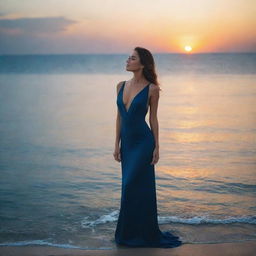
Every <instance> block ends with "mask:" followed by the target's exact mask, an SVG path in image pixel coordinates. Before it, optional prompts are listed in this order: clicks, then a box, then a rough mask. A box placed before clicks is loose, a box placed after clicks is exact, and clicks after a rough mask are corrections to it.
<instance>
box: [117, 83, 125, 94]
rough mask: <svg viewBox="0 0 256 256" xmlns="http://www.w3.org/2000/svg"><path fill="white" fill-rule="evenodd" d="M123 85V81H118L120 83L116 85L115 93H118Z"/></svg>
mask: <svg viewBox="0 0 256 256" xmlns="http://www.w3.org/2000/svg"><path fill="white" fill-rule="evenodd" d="M123 83H124V81H120V82H118V83H117V85H116V92H117V93H118V92H119V90H120V88H121V86H122V84H123Z"/></svg>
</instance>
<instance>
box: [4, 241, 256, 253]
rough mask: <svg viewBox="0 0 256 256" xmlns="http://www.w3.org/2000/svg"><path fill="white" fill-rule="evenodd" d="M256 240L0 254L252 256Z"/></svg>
mask: <svg viewBox="0 0 256 256" xmlns="http://www.w3.org/2000/svg"><path fill="white" fill-rule="evenodd" d="M255 252H256V241H246V242H239V243H221V244H183V245H182V246H180V247H177V248H125V247H123V248H121V247H120V248H117V249H113V250H97V249H96V250H80V249H64V248H56V247H48V246H47V247H46V246H24V247H12V246H4V247H1V248H0V255H1V256H14V255H15V256H16V255H21V256H45V255H47V256H55V255H56V256H57V255H58V256H59V255H63V256H64V255H65V256H67V255H70V256H126V255H127V256H129V255H132V256H137V255H147V256H167V255H168V256H205V255H207V256H216V255H218V256H222V255H223V256H253V255H255Z"/></svg>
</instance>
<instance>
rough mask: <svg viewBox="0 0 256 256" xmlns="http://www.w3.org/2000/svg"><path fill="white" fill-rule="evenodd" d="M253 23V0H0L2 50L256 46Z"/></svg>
mask: <svg viewBox="0 0 256 256" xmlns="http://www.w3.org/2000/svg"><path fill="white" fill-rule="evenodd" d="M255 28H256V1H255V0H129V1H127V0H125V1H124V0H44V1H42V0H22V1H21V0H0V54H65V53H67V54H79V53H106V54H108V53H127V52H131V50H132V49H133V48H134V47H136V46H141V47H145V48H148V49H150V50H151V51H152V52H155V53H184V52H186V53H205V52H256V29H255ZM185 49H187V50H185Z"/></svg>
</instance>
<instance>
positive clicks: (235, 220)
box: [158, 216, 256, 225]
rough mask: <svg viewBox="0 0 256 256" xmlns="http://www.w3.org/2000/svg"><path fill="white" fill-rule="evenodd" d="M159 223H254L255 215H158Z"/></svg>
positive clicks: (255, 222)
mask: <svg viewBox="0 0 256 256" xmlns="http://www.w3.org/2000/svg"><path fill="white" fill-rule="evenodd" d="M158 223H159V224H168V223H182V224H191V225H198V224H231V223H245V224H256V216H242V217H228V218H225V219H214V218H209V217H206V216H195V217H192V218H181V217H176V216H166V217H158Z"/></svg>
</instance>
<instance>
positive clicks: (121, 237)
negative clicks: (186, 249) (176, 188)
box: [115, 81, 182, 248]
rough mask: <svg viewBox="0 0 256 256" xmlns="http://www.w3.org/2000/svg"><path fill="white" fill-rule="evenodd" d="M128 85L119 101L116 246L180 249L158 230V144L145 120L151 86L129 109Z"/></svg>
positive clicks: (133, 100) (175, 239)
mask: <svg viewBox="0 0 256 256" xmlns="http://www.w3.org/2000/svg"><path fill="white" fill-rule="evenodd" d="M124 85H125V81H124V82H123V84H122V87H121V88H120V90H119V92H118V95H117V101H116V103H117V106H118V110H119V112H120V116H121V122H120V138H121V143H120V155H121V169H122V190H121V204H120V210H119V216H118V221H117V226H116V230H115V242H116V243H117V244H120V245H126V246H130V247H160V248H171V247H177V246H180V245H181V244H182V242H181V241H180V240H179V237H177V236H174V235H173V234H171V233H170V232H168V231H166V232H162V231H160V229H159V226H158V219H157V198H156V184H155V169H154V165H151V161H152V158H153V151H154V148H155V140H154V136H153V132H152V131H151V129H150V128H149V126H148V124H147V122H146V120H145V117H146V114H147V111H148V96H149V84H148V85H147V86H145V87H144V88H143V89H142V90H141V91H139V92H138V93H137V94H136V95H135V97H134V98H133V99H132V101H131V103H130V106H129V108H128V109H126V107H125V105H124V102H123V90H124Z"/></svg>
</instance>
